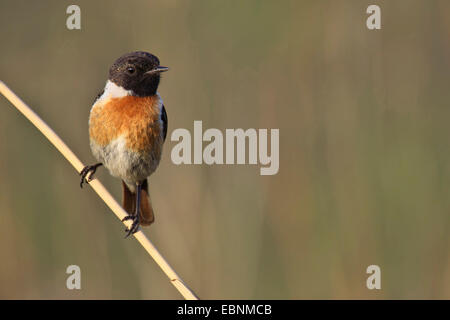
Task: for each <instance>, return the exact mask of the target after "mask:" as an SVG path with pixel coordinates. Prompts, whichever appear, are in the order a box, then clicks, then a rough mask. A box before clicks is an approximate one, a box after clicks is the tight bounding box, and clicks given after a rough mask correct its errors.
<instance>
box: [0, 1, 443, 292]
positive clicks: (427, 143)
mask: <svg viewBox="0 0 450 320" xmlns="http://www.w3.org/2000/svg"><path fill="white" fill-rule="evenodd" d="M73 3H76V4H78V5H79V6H80V7H81V25H82V29H81V30H74V31H70V30H68V29H67V28H66V18H67V16H68V15H67V14H66V8H67V6H68V5H70V4H73ZM369 4H379V5H380V6H381V10H382V29H381V30H380V31H369V30H367V28H366V25H365V23H366V18H367V14H366V13H365V12H366V8H367V6H368V5H369ZM449 16H450V2H449V1H446V0H442V1H425V0H414V1H413V0H403V1H400V0H398V1H362V0H351V1H350V0H349V1H335V0H329V1H325V0H324V1H313V0H311V1H259V0H254V1H175V0H172V1H159V2H156V1H152V2H150V1H75V2H69V1H56V0H55V1H18V0H14V1H6V0H1V2H0V37H1V40H2V41H1V50H0V52H1V53H0V54H1V59H0V79H1V80H3V81H5V82H6V83H7V84H8V85H9V86H10V87H11V88H12V89H13V90H15V91H16V93H17V94H18V95H19V96H21V97H22V99H24V101H26V102H27V103H28V104H29V105H30V106H31V107H32V108H33V109H34V110H35V111H36V112H37V113H38V114H39V115H40V116H41V117H42V118H43V119H44V120H45V121H47V123H48V124H49V125H50V126H51V127H52V128H53V129H54V130H55V131H56V132H57V133H58V134H59V135H60V136H61V138H62V139H63V140H65V142H66V143H67V144H68V145H69V146H70V147H71V148H72V149H73V151H74V152H75V153H76V154H77V155H78V156H79V157H80V158H81V159H82V161H83V162H85V163H92V162H93V161H94V159H93V157H92V155H91V153H90V149H89V144H88V122H87V120H88V115H89V110H90V107H91V104H92V102H93V99H94V97H95V96H96V94H97V93H98V92H99V91H100V90H101V89H102V88H103V86H104V83H105V81H106V77H107V70H108V68H109V66H110V65H111V64H112V62H113V61H114V60H115V59H116V58H117V57H119V56H120V55H122V54H123V53H126V52H130V51H135V50H146V51H150V52H152V53H154V54H156V55H157V56H158V57H159V58H160V60H161V64H163V65H167V66H169V67H170V68H171V71H170V72H168V73H166V74H164V77H163V79H162V83H161V85H160V90H159V92H160V94H161V95H162V97H163V99H164V102H165V105H166V109H167V113H168V117H169V137H170V133H171V132H172V131H173V130H174V129H176V128H188V129H190V130H192V128H193V121H194V120H203V127H204V128H205V129H206V128H219V129H221V130H225V128H279V129H280V171H279V173H278V174H277V175H275V176H260V175H259V166H249V165H239V166H238V165H234V166H226V165H223V166H219V165H215V166H207V165H181V166H176V165H174V164H172V162H171V160H170V151H171V150H172V147H173V146H174V145H175V143H174V142H171V141H170V139H168V140H167V141H166V145H165V150H164V155H163V160H162V163H161V165H160V167H159V169H158V170H157V172H156V173H155V174H154V175H153V176H152V177H151V178H150V189H151V195H152V200H153V203H154V207H155V210H156V222H155V224H154V225H152V226H151V227H149V228H146V229H145V233H146V234H147V235H149V237H150V238H151V239H152V241H154V243H155V245H156V246H157V247H158V248H159V249H160V251H161V252H162V254H163V255H164V256H165V257H166V258H167V259H168V261H169V262H170V263H171V264H172V266H173V267H174V268H175V270H176V271H177V272H178V273H179V274H180V276H181V277H182V278H183V279H184V280H185V281H186V282H187V283H188V284H189V285H190V286H191V287H192V288H193V289H194V290H195V291H196V293H197V294H198V295H199V296H200V297H202V298H210V299H213V298H224V299H227V298H239V299H241V298H249V299H253V298H263V299H266V298H275V299H303V298H308V299H316V298H322V299H329V298H339V299H346V298H356V299H360V298H368V299H381V298H395V299H397V298H399V299H408V298H425V299H428V298H440V299H442V298H445V299H449V298H450V256H449V252H450V250H449V244H450V243H449V242H450V241H449V239H450V237H449V235H450V229H449V226H450V216H449V210H450V197H449V195H450V144H449V138H450V126H449V119H450V107H449V106H450V105H449V101H450V90H449V89H448V86H449V83H450V81H449V80H450V79H449V78H450V72H449V71H450V70H449V69H450V68H449V57H450V43H449V39H450V37H449V35H450V19H449ZM97 177H99V178H100V180H101V181H102V182H103V183H104V184H105V185H106V186H107V188H108V189H109V190H111V192H112V193H113V195H114V196H115V197H116V198H117V199H120V196H121V191H120V183H119V180H117V179H115V178H113V177H110V176H109V174H108V173H107V171H106V170H105V169H102V170H100V171H99V173H98V175H97ZM0 227H1V232H0V298H6V299H10V298H25V299H29V298H33V299H76V298H87V299H91V298H99V299H104V298H113V299H136V298H137V299H163V298H174V299H178V298H180V295H179V294H178V292H177V291H176V290H175V289H174V288H173V287H172V285H171V284H170V283H169V281H168V280H167V278H166V276H165V275H164V274H163V273H162V272H161V270H160V269H159V268H158V267H157V266H156V264H155V263H154V262H153V260H151V259H150V258H149V257H148V256H147V254H146V252H145V251H144V250H143V249H142V247H140V245H139V244H138V243H137V241H135V240H134V239H127V240H124V239H123V236H124V232H123V226H122V225H121V224H120V222H119V221H118V220H117V218H116V217H115V216H114V215H113V214H112V213H111V212H110V211H109V209H108V208H107V207H106V205H105V204H104V203H103V202H102V201H101V200H100V199H99V198H98V197H97V195H96V194H95V193H94V192H93V191H92V190H91V189H90V188H85V189H83V190H81V189H80V188H79V177H78V175H77V173H76V172H75V171H74V169H73V168H72V167H71V165H70V164H69V163H68V162H67V161H66V160H65V159H64V158H63V157H62V156H61V155H60V154H59V153H58V152H57V151H56V149H55V148H54V147H53V146H51V145H50V143H49V142H48V141H47V140H46V139H45V138H44V137H43V136H42V135H41V134H40V133H39V132H38V131H37V130H36V129H35V128H34V127H33V126H32V125H31V124H30V123H29V122H28V121H27V120H26V119H25V118H24V117H23V116H22V115H20V114H19V112H18V111H17V110H16V109H14V108H13V107H12V106H11V105H10V104H9V102H7V101H6V99H4V98H0ZM71 264H76V265H79V266H80V267H81V274H82V280H81V286H82V289H81V290H78V291H77V290H73V291H70V290H67V289H66V279H67V277H68V275H67V274H66V273H65V270H66V268H67V266H68V265H71ZM371 264H376V265H379V266H380V267H381V272H382V277H381V281H382V283H381V285H382V290H379V291H377V290H373V291H369V290H368V289H367V288H366V278H367V277H368V275H367V274H366V273H365V271H366V268H367V266H369V265H371Z"/></svg>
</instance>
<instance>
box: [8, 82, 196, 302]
mask: <svg viewBox="0 0 450 320" xmlns="http://www.w3.org/2000/svg"><path fill="white" fill-rule="evenodd" d="M0 92H1V93H2V94H3V95H4V96H5V97H6V99H8V100H9V101H10V102H11V103H12V104H13V105H14V106H15V107H16V108H17V109H18V110H19V111H20V112H21V113H22V114H23V115H24V116H25V117H26V118H27V119H28V120H29V121H30V122H31V123H33V124H34V125H35V126H36V128H38V129H39V131H41V132H42V134H43V135H44V136H45V137H46V138H47V139H48V140H49V141H50V142H51V143H52V144H53V145H54V146H55V147H56V149H58V151H59V152H61V154H62V155H63V156H64V157H65V158H66V159H67V160H68V161H69V162H70V163H71V164H72V166H74V167H75V169H76V170H77V172H80V171H81V170H82V169H83V168H84V165H83V163H82V162H81V161H80V160H79V159H78V158H77V156H76V155H75V154H74V153H73V152H72V150H70V149H69V147H67V145H66V144H65V143H64V142H63V141H62V140H61V138H59V137H58V135H57V134H56V133H55V132H54V131H53V130H52V129H51V128H50V127H49V126H48V125H47V124H46V123H45V122H44V121H43V120H42V119H41V118H40V117H39V116H38V115H37V114H36V113H35V112H34V111H33V110H31V109H30V107H28V106H27V105H26V104H25V103H24V102H23V101H22V100H21V99H20V98H19V97H18V96H17V95H16V94H15V93H14V92H13V91H11V89H9V88H8V87H7V86H6V85H5V84H4V83H3V82H2V81H0ZM89 184H90V186H91V187H92V188H93V189H94V191H95V192H97V194H98V195H99V196H100V198H102V200H103V201H104V202H105V203H106V204H107V205H108V207H109V208H110V209H111V210H112V211H113V212H114V213H115V214H116V216H117V218H119V220H122V219H123V218H124V217H125V216H127V213H126V212H125V211H124V210H123V208H122V207H121V206H120V205H119V204H118V203H117V201H116V200H114V198H113V197H112V196H111V194H110V193H109V192H108V191H107V190H106V189H105V187H104V186H103V185H102V184H101V183H100V181H98V180H97V179H94V180H92V181H91V182H90V183H89ZM131 223H132V222H130V221H125V222H124V224H125V225H126V226H127V227H130V225H131ZM134 237H135V238H136V239H137V240H138V241H139V243H140V244H141V245H142V246H143V247H144V249H145V250H146V251H147V252H148V254H149V255H150V256H151V257H152V258H153V260H155V262H156V263H157V264H158V266H159V267H160V268H161V269H162V270H163V271H164V273H165V274H166V275H167V277H168V278H169V279H170V282H171V283H172V284H173V285H174V286H175V288H176V289H177V290H178V291H179V292H180V293H181V295H182V296H183V297H184V298H185V299H186V300H198V297H197V296H196V295H195V294H194V292H193V291H192V290H191V289H189V287H188V286H187V285H186V284H185V283H184V282H183V280H181V278H180V277H179V276H178V275H177V273H176V272H175V271H174V270H173V269H172V267H171V266H170V265H169V264H168V263H167V261H166V259H164V257H163V256H162V255H161V254H160V253H159V251H158V250H157V249H156V248H155V246H154V245H153V244H152V243H151V241H150V240H149V239H148V238H147V236H146V235H145V234H144V233H143V232H142V231H141V230H139V231H138V232H136V233H135V234H134Z"/></svg>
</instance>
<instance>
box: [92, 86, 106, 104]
mask: <svg viewBox="0 0 450 320" xmlns="http://www.w3.org/2000/svg"><path fill="white" fill-rule="evenodd" d="M104 92H105V89H103V90H102V92H100V93H99V94H98V95H97V96H96V97H95V100H94V103H96V102H97V100H98V98H100V97H101V96H102V95H103V93H104Z"/></svg>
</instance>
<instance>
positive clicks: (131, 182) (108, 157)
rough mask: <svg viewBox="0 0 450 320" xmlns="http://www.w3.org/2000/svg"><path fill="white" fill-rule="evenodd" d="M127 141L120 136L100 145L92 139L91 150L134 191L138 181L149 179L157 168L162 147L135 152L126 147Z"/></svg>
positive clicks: (114, 174)
mask: <svg viewBox="0 0 450 320" xmlns="http://www.w3.org/2000/svg"><path fill="white" fill-rule="evenodd" d="M125 141H126V139H125V138H124V137H123V136H120V137H118V138H116V139H115V140H113V141H112V142H111V143H109V144H108V145H106V146H100V145H98V144H97V143H96V142H95V141H93V140H92V139H91V150H92V153H93V155H94V156H95V158H97V160H98V161H99V162H101V163H103V165H104V166H105V167H106V168H107V169H108V170H109V172H110V174H111V175H112V176H115V177H117V178H119V179H122V180H123V181H124V182H125V183H126V184H127V185H128V186H129V187H130V189H131V191H133V190H134V186H135V185H136V183H137V182H138V181H143V180H145V179H147V177H148V176H150V175H151V174H152V173H153V172H154V171H155V170H156V168H157V167H158V165H159V162H160V160H161V151H162V149H161V148H149V149H148V150H147V151H142V152H135V151H131V150H129V149H128V148H126V142H125ZM161 144H162V141H161Z"/></svg>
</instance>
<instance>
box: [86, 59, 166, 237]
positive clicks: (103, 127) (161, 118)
mask: <svg viewBox="0 0 450 320" xmlns="http://www.w3.org/2000/svg"><path fill="white" fill-rule="evenodd" d="M167 70H168V68H167V67H162V66H160V65H159V59H158V58H157V57H156V56H154V55H152V54H150V53H147V52H142V51H138V52H132V53H128V54H125V55H123V56H121V57H120V58H119V59H117V60H116V61H115V62H114V64H113V65H112V66H111V68H110V69H109V77H108V81H107V82H106V86H105V88H104V90H103V91H102V92H101V93H100V94H99V95H98V96H97V98H96V100H95V102H94V105H93V106H92V109H91V112H90V117H89V138H90V146H91V150H92V153H93V155H94V157H95V158H96V159H97V160H98V161H99V163H97V164H94V165H90V166H86V167H85V168H84V169H83V170H82V171H81V173H80V175H81V183H80V186H81V187H83V183H84V182H89V181H91V180H92V178H93V174H94V173H95V171H96V169H97V168H98V167H99V166H101V165H104V166H105V167H106V168H107V169H108V170H109V172H110V173H111V175H113V176H115V177H117V178H119V179H121V180H122V189H123V203H122V205H123V208H124V209H125V211H127V213H128V216H126V217H125V218H124V219H123V221H125V220H130V219H131V220H133V223H132V225H131V227H130V228H129V229H128V228H127V229H126V230H125V231H126V232H127V234H126V237H128V236H129V235H130V234H133V233H135V232H136V231H137V230H138V229H139V225H149V224H151V223H152V222H153V221H154V213H153V208H152V204H151V201H150V195H149V191H148V182H147V178H148V177H149V176H150V175H151V174H152V173H153V172H154V171H155V170H156V168H157V167H158V165H159V162H160V160H161V153H162V149H163V144H164V141H165V139H166V135H167V114H166V110H165V108H164V105H163V101H162V99H161V97H160V96H159V94H158V92H157V89H158V85H159V81H160V77H161V76H160V74H161V72H165V71H167ZM88 175H89V176H88Z"/></svg>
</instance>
